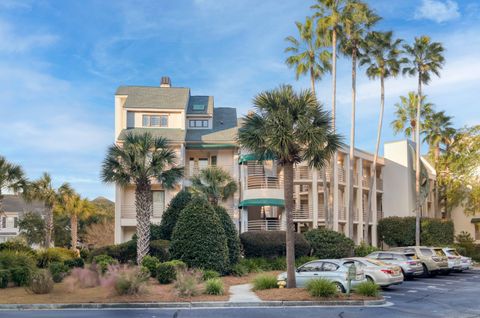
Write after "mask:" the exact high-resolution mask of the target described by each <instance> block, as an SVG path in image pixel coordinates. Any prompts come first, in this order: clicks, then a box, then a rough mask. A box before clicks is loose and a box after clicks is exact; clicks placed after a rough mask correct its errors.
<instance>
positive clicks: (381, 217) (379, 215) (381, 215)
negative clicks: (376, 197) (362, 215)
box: [377, 210, 383, 221]
mask: <svg viewBox="0 0 480 318" xmlns="http://www.w3.org/2000/svg"><path fill="white" fill-rule="evenodd" d="M381 219H383V211H381V210H380V211H377V221H378V220H381Z"/></svg>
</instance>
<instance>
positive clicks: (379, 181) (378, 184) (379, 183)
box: [377, 178, 383, 191]
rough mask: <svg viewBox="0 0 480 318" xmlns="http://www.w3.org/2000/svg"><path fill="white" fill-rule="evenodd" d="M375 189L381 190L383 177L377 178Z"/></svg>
mask: <svg viewBox="0 0 480 318" xmlns="http://www.w3.org/2000/svg"><path fill="white" fill-rule="evenodd" d="M377 190H380V191H383V179H381V178H377Z"/></svg>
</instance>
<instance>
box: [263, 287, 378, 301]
mask: <svg viewBox="0 0 480 318" xmlns="http://www.w3.org/2000/svg"><path fill="white" fill-rule="evenodd" d="M255 293H256V294H257V296H258V297H259V298H260V299H261V300H276V301H343V300H380V299H382V297H380V296H379V297H368V296H362V295H357V294H350V296H347V295H346V294H339V295H336V296H334V297H313V296H311V295H310V294H309V293H308V291H307V290H306V289H305V288H274V289H265V290H257V291H255Z"/></svg>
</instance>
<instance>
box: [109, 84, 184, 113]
mask: <svg viewBox="0 0 480 318" xmlns="http://www.w3.org/2000/svg"><path fill="white" fill-rule="evenodd" d="M115 95H128V96H127V100H126V102H125V107H128V108H158V109H172V108H173V109H186V108H187V104H188V100H189V97H190V89H189V88H183V87H148V86H120V87H119V88H118V89H117V92H116V93H115Z"/></svg>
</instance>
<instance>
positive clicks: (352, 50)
mask: <svg viewBox="0 0 480 318" xmlns="http://www.w3.org/2000/svg"><path fill="white" fill-rule="evenodd" d="M345 11H346V12H345V13H346V17H347V19H345V27H344V32H343V35H342V37H341V40H340V49H341V51H342V53H343V54H344V55H346V56H348V57H350V58H351V59H352V110H351V126H350V149H349V150H350V151H349V155H350V160H349V164H348V173H349V174H348V179H349V191H348V193H349V195H348V237H350V238H353V218H354V212H353V191H354V189H353V165H354V149H355V107H356V96H357V87H356V86H357V84H356V82H357V59H358V57H359V56H360V57H361V52H360V49H361V47H362V46H363V43H364V40H365V36H366V34H367V32H368V30H369V29H370V28H371V27H372V26H373V25H374V24H375V23H377V22H378V21H379V20H380V17H379V16H377V15H376V14H375V13H374V12H373V11H372V10H370V8H369V7H368V5H367V4H365V3H363V2H360V1H359V2H352V3H350V4H349V5H348V6H347V7H346V10H345Z"/></svg>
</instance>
